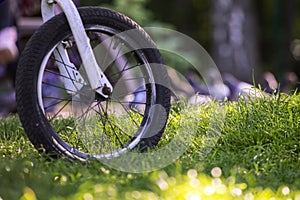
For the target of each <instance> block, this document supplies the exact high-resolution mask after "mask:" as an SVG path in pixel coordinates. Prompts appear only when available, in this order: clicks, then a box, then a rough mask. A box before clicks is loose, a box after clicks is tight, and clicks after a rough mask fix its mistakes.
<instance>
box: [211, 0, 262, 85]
mask: <svg viewBox="0 0 300 200" xmlns="http://www.w3.org/2000/svg"><path fill="white" fill-rule="evenodd" d="M212 3H213V4H212V24H213V42H212V45H213V46H212V57H213V59H214V61H215V62H216V64H217V66H218V68H219V70H220V71H221V73H231V74H233V75H234V76H236V77H237V78H238V79H241V80H243V81H248V82H251V81H252V77H253V75H256V74H259V72H258V70H259V68H258V46H257V34H256V30H257V23H256V19H255V15H254V12H253V10H254V8H253V5H252V4H253V0H212ZM253 73H254V74H253Z"/></svg>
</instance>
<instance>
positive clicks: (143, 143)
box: [16, 7, 170, 160]
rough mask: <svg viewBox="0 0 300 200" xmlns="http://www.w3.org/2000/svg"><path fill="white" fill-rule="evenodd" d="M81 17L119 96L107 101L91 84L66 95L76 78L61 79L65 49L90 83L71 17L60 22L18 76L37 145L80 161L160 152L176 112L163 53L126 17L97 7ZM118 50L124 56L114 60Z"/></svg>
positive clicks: (25, 119) (47, 29) (51, 25)
mask: <svg viewBox="0 0 300 200" xmlns="http://www.w3.org/2000/svg"><path fill="white" fill-rule="evenodd" d="M79 13H80V15H81V17H82V21H83V24H84V26H85V29H86V32H87V34H88V36H89V38H90V43H91V45H92V47H93V48H94V52H95V56H96V57H97V61H98V63H100V66H101V68H102V67H103V66H105V67H104V68H103V70H104V74H105V75H106V76H107V77H108V79H109V81H110V82H111V83H112V85H113V87H114V91H113V92H112V93H111V94H109V97H108V98H105V97H103V96H101V95H98V94H96V93H95V92H94V91H92V90H91V88H90V87H89V85H88V84H87V81H86V80H84V81H81V83H82V82H84V86H83V84H82V86H81V87H80V90H79V91H67V89H65V88H64V83H63V80H67V78H68V77H64V76H61V75H60V73H59V69H58V67H57V63H58V61H57V60H55V59H54V56H53V54H52V53H53V52H54V51H56V50H55V47H56V46H57V45H58V44H61V43H64V44H65V50H66V52H67V53H68V56H69V58H70V62H72V63H73V64H74V66H75V67H76V69H77V70H78V71H80V74H81V75H82V77H83V78H84V77H85V76H84V72H82V68H81V63H82V62H81V58H80V57H79V56H78V52H77V50H76V43H75V41H74V40H73V38H72V33H71V31H70V28H69V26H68V23H67V21H66V18H65V15H64V14H60V15H57V16H55V17H54V18H53V19H51V20H49V21H48V22H46V23H45V24H44V25H42V26H41V27H40V28H39V29H38V30H37V31H36V33H35V34H34V35H33V36H32V37H31V39H30V41H29V42H28V43H27V45H26V47H25V49H24V51H23V53H22V55H21V58H20V62H19V66H18V69H17V77H16V95H17V109H18V113H19V117H20V120H21V122H22V125H23V127H24V129H25V132H26V134H27V135H28V137H29V139H30V141H31V142H32V143H33V145H34V146H35V147H36V148H37V149H38V150H40V151H45V152H47V153H51V154H52V153H54V155H57V154H59V155H62V156H67V157H70V158H72V159H78V160H86V159H88V158H96V159H98V158H99V159H100V158H110V157H116V156H118V155H120V153H124V152H126V151H128V150H132V149H137V148H138V149H139V150H141V151H143V150H144V149H147V148H148V147H152V146H154V145H156V144H157V143H158V141H159V140H160V138H161V136H162V133H163V131H164V129H165V125H166V121H167V118H168V113H169V109H170V91H169V89H168V85H169V78H168V75H167V71H166V69H165V67H164V66H163V61H162V57H161V55H160V53H159V51H158V50H157V49H156V47H155V45H154V44H153V42H152V40H151V39H150V37H149V36H148V35H147V34H146V33H145V32H144V31H143V30H142V29H141V28H140V27H139V26H138V25H137V24H136V23H135V22H133V21H132V20H130V19H129V18H127V17H126V16H124V15H122V14H119V13H117V12H114V11H111V10H108V9H103V8H93V7H85V8H80V9H79ZM129 30H130V31H129ZM124 31H125V32H124ZM126 31H127V32H129V33H127V32H126ZM103 41H109V42H108V43H107V44H108V45H105V44H104V45H103V43H101V42H103ZM100 43H101V45H100V46H101V48H100V50H99V51H98V50H97V48H98V47H99V44H100ZM103 46H106V47H107V48H109V49H108V51H107V52H108V53H107V52H104V51H103ZM112 46H113V47H112ZM116 46H117V47H116ZM116 48H119V49H118V55H115V54H114V53H113V52H114V51H115V50H116ZM107 57H109V59H108V60H111V62H109V63H108V62H107V61H105V60H107ZM120 60H122V61H120ZM106 62H107V63H106ZM124 63H125V64H124ZM121 64H122V65H121ZM123 64H124V66H123ZM64 66H65V67H69V66H67V65H66V64H64ZM121 66H122V67H121ZM68 80H69V79H68ZM71 81H72V82H73V83H74V82H75V81H76V80H75V81H74V80H71ZM138 97H139V98H141V99H142V100H139V101H137V98H138ZM91 113H92V114H91ZM90 129H93V130H90Z"/></svg>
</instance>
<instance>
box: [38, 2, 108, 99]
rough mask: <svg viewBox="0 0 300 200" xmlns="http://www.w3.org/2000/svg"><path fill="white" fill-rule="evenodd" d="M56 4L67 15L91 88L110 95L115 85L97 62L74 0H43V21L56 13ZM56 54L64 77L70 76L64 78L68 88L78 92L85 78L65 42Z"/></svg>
mask: <svg viewBox="0 0 300 200" xmlns="http://www.w3.org/2000/svg"><path fill="white" fill-rule="evenodd" d="M55 4H57V5H58V6H59V8H60V9H61V10H62V11H63V12H64V13H65V15H66V17H67V20H68V22H69V25H70V28H71V31H72V33H73V35H74V39H75V42H76V44H77V47H78V51H79V54H80V57H81V60H82V62H83V68H84V70H85V72H86V74H87V79H88V81H89V84H90V86H91V88H92V89H93V90H94V91H96V92H97V93H99V94H101V95H102V96H104V97H108V95H109V93H111V92H112V91H113V87H112V85H111V83H110V82H109V80H108V79H107V77H106V76H105V75H104V73H103V71H102V70H101V68H100V67H99V66H98V64H97V62H96V59H95V56H94V54H93V50H92V48H91V46H90V41H89V38H88V36H87V34H86V32H85V29H84V26H83V23H82V20H81V18H80V15H79V13H78V10H77V8H76V6H75V5H74V3H73V2H72V0H42V4H41V11H42V17H43V21H44V22H46V21H48V20H49V19H51V18H52V17H54V16H55V15H56V13H55ZM54 56H55V58H56V59H57V60H58V62H57V64H58V68H59V71H60V73H61V74H62V75H63V77H68V78H64V80H63V82H64V85H65V87H66V89H67V90H68V91H73V92H74V93H76V92H78V91H79V90H80V89H81V87H82V86H83V84H82V83H81V82H82V80H83V78H82V77H81V75H80V73H79V71H78V70H77V69H76V68H75V66H74V65H73V64H72V63H71V62H70V61H69V58H68V55H67V53H66V50H65V48H64V46H63V44H59V45H58V47H57V52H56V53H54ZM66 65H67V66H68V67H66Z"/></svg>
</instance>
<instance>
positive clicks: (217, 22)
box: [81, 0, 300, 87]
mask: <svg viewBox="0 0 300 200" xmlns="http://www.w3.org/2000/svg"><path fill="white" fill-rule="evenodd" d="M81 5H101V6H106V7H110V8H113V9H115V10H118V11H120V12H122V13H125V14H126V15H128V16H130V17H131V18H133V19H134V20H135V21H137V22H138V23H139V24H141V25H142V26H163V27H170V28H173V29H175V30H177V31H180V32H182V33H184V34H186V35H188V36H190V37H192V38H193V39H195V40H196V41H197V42H198V43H199V44H201V45H202V46H203V47H204V48H205V49H206V50H207V51H208V52H209V54H210V55H211V56H212V57H213V60H214V61H215V62H216V64H217V66H218V68H219V70H220V71H221V72H222V73H225V72H228V73H231V74H233V75H234V76H236V77H238V79H240V80H242V81H246V82H252V80H253V75H255V79H256V81H257V83H262V84H263V83H264V81H265V79H266V76H267V75H270V74H269V73H272V74H273V75H274V77H275V78H276V80H277V81H278V82H280V83H281V85H282V87H283V85H284V86H287V84H288V83H287V82H292V83H290V84H294V85H293V86H296V84H295V82H297V77H299V75H300V0H263V1H261V0H243V1H241V0H184V1H183V0H173V1H161V0H102V1H99V0H82V1H81ZM177 63H178V62H177ZM173 67H175V68H177V69H178V70H179V71H183V72H184V71H186V70H189V66H187V65H182V63H180V64H176V63H174V65H173ZM267 79H268V77H267ZM291 87H292V86H291Z"/></svg>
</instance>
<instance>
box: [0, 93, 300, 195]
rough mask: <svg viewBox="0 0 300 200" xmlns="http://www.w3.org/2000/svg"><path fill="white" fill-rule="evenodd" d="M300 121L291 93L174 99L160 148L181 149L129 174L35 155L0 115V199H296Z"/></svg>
mask: <svg viewBox="0 0 300 200" xmlns="http://www.w3.org/2000/svg"><path fill="white" fill-rule="evenodd" d="M299 124H300V96H299V95H296V94H293V95H283V94H281V95H276V96H270V97H264V98H256V99H251V100H244V99H241V100H240V101H239V102H225V103H224V102H223V103H219V102H212V103H211V104H208V105H202V106H199V107H188V106H185V105H182V104H178V105H175V106H173V109H172V112H171V116H170V121H169V124H168V126H167V130H166V132H165V134H164V136H163V139H162V141H161V142H160V144H159V147H164V146H168V145H169V144H172V145H173V146H172V148H170V149H173V148H175V150H176V146H174V144H177V145H181V144H183V146H184V147H186V151H185V153H184V154H183V155H181V156H180V158H179V159H177V160H175V161H174V162H172V163H171V164H170V165H168V166H165V167H163V168H161V169H158V170H155V171H153V172H145V173H128V172H122V171H118V170H115V169H112V168H109V167H108V166H106V165H104V164H102V163H100V162H96V161H92V162H90V163H81V162H71V161H69V160H67V159H63V158H61V159H52V158H49V157H47V156H46V155H40V154H39V153H38V152H37V151H36V150H35V149H34V148H33V146H32V145H31V143H30V142H29V140H28V139H27V137H26V135H25V133H24V131H23V129H22V126H21V124H20V122H19V120H18V118H17V117H10V118H8V119H2V120H1V121H0V130H1V133H0V159H1V162H0V199H1V198H2V199H5V200H6V199H9V200H10V199H30V200H32V199H191V200H192V199H247V200H251V199H271V198H272V197H273V198H274V199H275V198H276V199H300V170H299V169H300V160H299V159H300V156H299V153H300V147H299V140H300V131H299V126H300V125H299ZM176 133H177V134H176ZM178 135H179V136H180V137H177V136H178ZM178 138H179V139H178ZM174 139H178V140H176V142H177V143H172V141H173V140H174ZM169 146H170V145H169ZM177 147H180V146H177ZM175 150H174V151H175ZM154 159H155V158H154ZM157 159H158V158H157ZM160 159H162V160H163V159H167V158H164V157H162V158H160ZM128 162H131V161H130V160H129V161H128ZM220 170H221V172H222V174H221V175H220Z"/></svg>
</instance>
